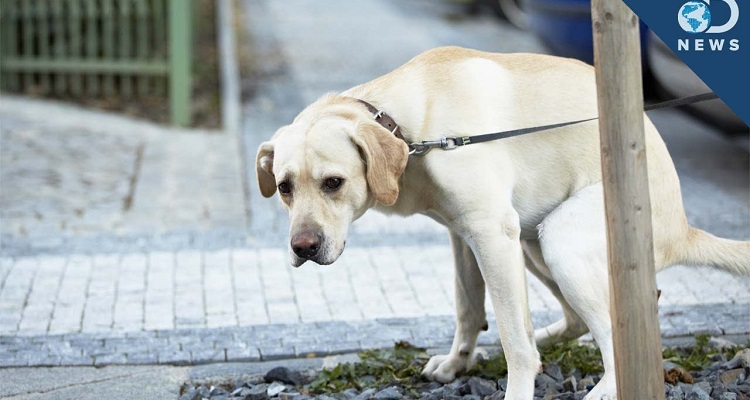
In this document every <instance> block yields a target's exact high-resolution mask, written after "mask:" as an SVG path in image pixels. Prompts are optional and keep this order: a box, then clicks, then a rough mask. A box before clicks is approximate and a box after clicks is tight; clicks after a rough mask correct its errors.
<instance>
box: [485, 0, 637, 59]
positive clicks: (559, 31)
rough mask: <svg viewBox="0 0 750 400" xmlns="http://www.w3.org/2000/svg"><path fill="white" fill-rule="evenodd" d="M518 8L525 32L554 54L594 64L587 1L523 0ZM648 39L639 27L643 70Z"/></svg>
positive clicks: (588, 4)
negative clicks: (525, 25) (528, 32)
mask: <svg viewBox="0 0 750 400" xmlns="http://www.w3.org/2000/svg"><path fill="white" fill-rule="evenodd" d="M499 1H501V2H502V1H507V0H499ZM521 7H522V9H523V10H524V11H525V16H526V19H527V25H528V29H529V30H530V31H531V32H533V33H534V34H536V35H537V36H538V37H539V39H540V40H541V41H542V42H543V43H544V44H545V45H546V46H547V47H549V49H550V50H551V51H552V52H553V53H554V54H556V55H558V56H563V57H572V58H577V59H579V60H581V61H585V62H587V63H589V64H593V63H594V42H593V39H592V38H593V30H592V27H591V1H590V0H523V2H522V4H521ZM648 39H649V35H648V27H647V26H646V25H645V24H643V23H641V46H642V49H644V50H643V53H642V57H643V60H644V66H645V65H646V63H645V61H646V56H647V54H646V52H645V49H646V46H647V44H648Z"/></svg>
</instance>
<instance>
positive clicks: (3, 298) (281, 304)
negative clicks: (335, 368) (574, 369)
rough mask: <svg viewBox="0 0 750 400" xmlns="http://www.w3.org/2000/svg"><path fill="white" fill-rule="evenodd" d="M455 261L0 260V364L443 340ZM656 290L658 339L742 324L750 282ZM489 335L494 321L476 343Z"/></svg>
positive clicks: (219, 356) (715, 281)
mask: <svg viewBox="0 0 750 400" xmlns="http://www.w3.org/2000/svg"><path fill="white" fill-rule="evenodd" d="M452 271H453V266H452V262H451V255H450V249H449V248H448V247H447V246H402V247H371V248H352V249H347V251H346V252H345V253H344V255H343V256H342V257H341V259H340V260H339V261H338V262H337V263H336V264H335V265H333V266H330V267H320V266H315V265H305V266H303V267H301V268H299V269H293V268H292V267H291V266H290V265H289V263H288V262H287V256H286V250H284V249H278V248H261V249H231V250H219V251H194V250H185V251H178V252H174V253H172V252H163V251H158V252H148V253H131V254H122V255H117V254H114V255H113V254H103V255H84V254H75V255H70V256H68V257H57V256H38V257H21V258H15V259H11V258H3V259H2V260H0V282H2V285H1V286H0V366H40V365H107V364H156V363H159V364H194V363H203V362H208V361H242V360H258V359H276V358H283V357H298V356H304V355H306V354H308V353H315V354H329V353H339V352H344V351H356V350H358V349H360V348H366V347H379V346H387V345H389V344H391V343H392V342H393V341H395V340H402V339H408V340H410V341H412V342H414V343H418V344H422V345H426V346H430V347H434V346H442V345H447V344H449V343H450V340H451V337H452V334H453V321H454V317H453V315H454V297H453V287H452V275H453V272H452ZM528 279H529V285H530V290H529V300H530V301H529V304H530V308H531V310H532V315H533V319H534V321H535V324H536V326H542V325H543V324H547V323H549V322H552V321H553V320H554V319H556V318H559V317H560V315H561V313H560V309H559V305H558V304H557V303H556V300H555V299H554V297H553V296H552V295H551V294H550V293H549V292H548V291H547V289H546V288H545V287H544V286H543V285H542V284H541V283H540V282H539V281H538V280H536V279H535V278H534V277H533V276H531V275H529V278H528ZM658 286H659V288H660V289H661V290H662V298H661V300H660V310H661V321H662V326H661V327H662V332H663V334H664V335H665V336H685V335H693V334H696V333H710V334H714V335H736V334H746V333H750V323H748V321H750V291H748V290H747V288H748V287H749V286H750V278H737V277H733V276H730V275H728V274H725V273H722V272H717V271H711V270H706V269H695V268H686V267H676V268H673V269H671V270H668V271H665V272H664V273H662V274H661V275H659V276H658ZM486 308H487V310H488V312H489V315H490V316H491V315H492V312H491V308H490V307H489V303H488V304H487V305H486ZM491 318H492V317H491ZM496 340H497V334H496V330H495V327H494V325H493V326H492V329H491V330H490V331H489V332H488V333H486V334H483V335H482V339H481V342H482V343H483V344H492V343H494V342H495V341H496Z"/></svg>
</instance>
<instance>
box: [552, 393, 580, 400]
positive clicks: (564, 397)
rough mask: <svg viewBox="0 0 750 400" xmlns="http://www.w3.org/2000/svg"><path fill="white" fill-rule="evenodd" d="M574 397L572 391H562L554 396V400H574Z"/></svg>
mask: <svg viewBox="0 0 750 400" xmlns="http://www.w3.org/2000/svg"><path fill="white" fill-rule="evenodd" d="M575 398H576V396H575V395H574V394H573V393H562V394H559V395H557V396H555V397H554V399H555V400H575Z"/></svg>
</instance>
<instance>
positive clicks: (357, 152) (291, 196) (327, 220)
mask: <svg viewBox="0 0 750 400" xmlns="http://www.w3.org/2000/svg"><path fill="white" fill-rule="evenodd" d="M407 159H408V147H407V146H406V143H404V142H403V141H402V140H400V139H398V138H396V137H394V136H393V135H392V134H391V133H390V132H388V130H387V129H385V128H383V127H382V126H381V125H380V124H378V123H377V122H375V120H374V119H373V117H372V114H371V113H370V112H369V111H368V110H367V108H366V107H365V106H364V105H362V104H361V103H359V102H358V101H356V100H354V99H352V98H346V97H341V96H334V95H329V96H326V97H324V98H322V99H321V100H318V101H317V102H316V103H314V104H312V105H311V106H309V107H308V108H306V109H305V110H304V111H303V112H302V113H300V115H298V116H297V118H295V120H294V122H293V123H292V124H291V125H287V126H284V127H282V128H280V129H279V130H278V131H277V132H276V134H275V135H274V136H273V138H272V139H271V140H270V141H268V142H265V143H263V144H261V145H260V148H259V149H258V155H257V158H256V172H257V174H258V184H259V185H260V192H261V193H262V194H263V196H265V197H271V196H273V194H274V193H276V191H277V190H278V192H279V196H280V198H281V202H282V204H283V205H284V208H286V210H287V211H288V212H289V218H290V227H289V236H290V254H291V258H292V265H294V266H295V267H297V266H300V265H302V264H303V263H304V262H305V261H307V260H312V261H314V262H316V263H318V264H323V265H327V264H331V263H333V262H334V261H336V259H337V258H338V257H339V256H340V255H341V253H342V252H343V251H344V244H345V243H346V236H347V232H348V230H349V224H351V223H352V222H353V221H354V220H356V219H357V218H359V217H360V216H362V214H364V212H365V211H366V210H367V209H368V208H369V207H371V206H373V205H374V204H375V202H379V203H381V204H383V205H386V206H389V205H392V204H393V203H395V202H396V199H397V198H398V192H399V188H398V180H399V177H400V176H401V174H402V173H403V171H404V168H405V167H406V161H407Z"/></svg>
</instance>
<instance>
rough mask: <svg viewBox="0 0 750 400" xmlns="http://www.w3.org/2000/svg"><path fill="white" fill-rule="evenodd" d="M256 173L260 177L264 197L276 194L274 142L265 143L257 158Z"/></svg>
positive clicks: (259, 184) (261, 191) (259, 181)
mask: <svg viewBox="0 0 750 400" xmlns="http://www.w3.org/2000/svg"><path fill="white" fill-rule="evenodd" d="M255 173H256V174H257V175H258V186H260V193H261V194H262V195H263V197H271V196H273V194H274V193H276V178H275V177H274V176H273V141H268V142H263V143H262V144H261V145H260V147H259V148H258V155H257V156H256V157H255Z"/></svg>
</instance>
